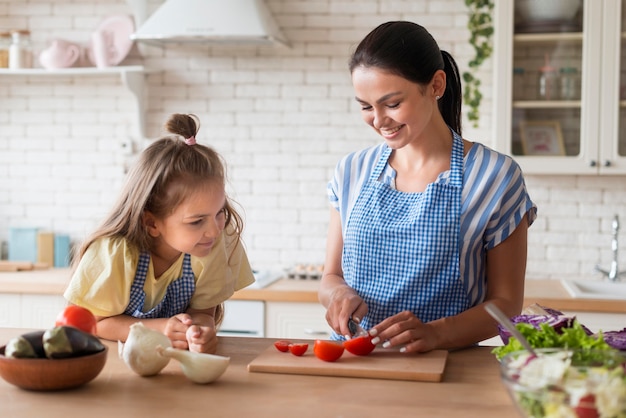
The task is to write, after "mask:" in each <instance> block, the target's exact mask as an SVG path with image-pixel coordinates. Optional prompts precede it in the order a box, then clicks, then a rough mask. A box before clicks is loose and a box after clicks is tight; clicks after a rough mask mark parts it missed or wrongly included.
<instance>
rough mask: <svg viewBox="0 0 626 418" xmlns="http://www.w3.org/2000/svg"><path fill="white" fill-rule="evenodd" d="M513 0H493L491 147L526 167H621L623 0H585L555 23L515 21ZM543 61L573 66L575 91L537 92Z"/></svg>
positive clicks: (624, 143)
mask: <svg viewBox="0 0 626 418" xmlns="http://www.w3.org/2000/svg"><path fill="white" fill-rule="evenodd" d="M515 1H516V0H498V1H496V2H494V3H495V18H494V23H495V34H494V71H493V74H494V83H493V90H494V120H495V132H494V133H495V147H496V148H497V149H498V150H499V151H502V152H504V153H506V154H509V155H512V156H513V157H514V158H515V159H516V161H518V162H519V164H520V165H521V166H522V169H523V170H524V172H525V173H528V174H592V175H610V174H625V173H626V72H624V71H625V70H623V69H622V67H624V66H623V65H622V61H624V59H625V58H626V54H624V53H623V52H622V45H621V43H622V40H623V39H624V37H625V36H626V31H625V28H626V25H625V24H624V22H625V19H624V9H625V7H624V6H625V4H626V1H625V0H583V5H582V9H581V11H580V12H579V13H580V21H572V22H569V23H567V24H560V25H558V27H555V25H545V24H544V25H540V24H537V22H534V23H533V22H520V21H519V15H518V16H516V15H515V13H514V9H515V7H514V6H515ZM516 18H517V19H518V20H517V22H516ZM546 63H548V64H550V66H551V67H554V68H555V69H556V70H557V71H559V70H560V69H563V68H567V67H570V68H571V67H573V68H576V69H577V71H578V74H579V76H580V96H579V97H575V98H574V99H572V98H570V97H562V95H561V94H560V93H557V96H556V97H555V96H554V95H552V96H551V97H549V98H548V99H546V98H540V97H539V91H540V84H539V78H540V74H541V71H540V68H541V67H545V66H546ZM625 69H626V68H625ZM559 72H560V71H559ZM514 73H515V75H514ZM520 74H522V75H520ZM518 77H519V80H515V81H514V78H518ZM559 77H560V74H559ZM559 84H560V81H559V83H558V84H557V86H559V87H560V85H559ZM559 132H560V133H559Z"/></svg>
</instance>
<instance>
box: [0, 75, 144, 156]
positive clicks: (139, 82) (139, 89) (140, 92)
mask: <svg viewBox="0 0 626 418" xmlns="http://www.w3.org/2000/svg"><path fill="white" fill-rule="evenodd" d="M145 73H146V71H145V69H144V67H143V66H141V65H130V66H117V67H107V68H96V67H76V68H62V69H58V70H48V69H44V68H23V69H18V70H12V69H5V68H0V77H3V76H36V77H59V76H72V77H88V76H91V77H93V76H106V75H113V76H116V77H121V79H122V82H123V83H124V86H125V87H126V88H127V89H128V90H129V91H130V92H131V93H132V94H133V96H134V98H135V103H136V110H137V113H136V116H137V134H136V135H137V136H138V139H141V140H143V139H144V138H146V126H145V125H146V122H145V97H144V94H145V93H144V89H145V87H144V86H145ZM128 152H129V153H130V152H132V151H131V150H128Z"/></svg>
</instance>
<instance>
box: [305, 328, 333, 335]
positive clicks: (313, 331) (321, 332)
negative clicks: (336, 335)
mask: <svg viewBox="0 0 626 418" xmlns="http://www.w3.org/2000/svg"><path fill="white" fill-rule="evenodd" d="M304 333H305V334H306V335H330V334H329V333H328V332H326V331H316V330H314V329H311V328H305V329H304Z"/></svg>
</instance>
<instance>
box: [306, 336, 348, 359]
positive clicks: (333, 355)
mask: <svg viewBox="0 0 626 418" xmlns="http://www.w3.org/2000/svg"><path fill="white" fill-rule="evenodd" d="M343 350H344V348H343V345H342V344H341V343H339V342H334V341H328V340H315V344H313V353H314V354H315V357H317V358H318V359H320V360H324V361H337V360H338V359H339V357H341V356H342V354H343Z"/></svg>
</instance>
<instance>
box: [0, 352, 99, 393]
mask: <svg viewBox="0 0 626 418" xmlns="http://www.w3.org/2000/svg"><path fill="white" fill-rule="evenodd" d="M5 347H6V346H2V347H0V376H1V377H2V378H3V379H4V380H6V381H7V382H9V383H11V384H12V385H15V386H17V387H19V388H22V389H27V390H40V391H43V390H61V389H71V388H75V387H78V386H80V385H83V384H85V383H87V382H89V381H91V380H93V379H94V378H95V377H96V376H98V374H100V372H101V371H102V368H103V367H104V364H105V363H106V360H107V351H108V348H107V347H105V348H104V350H103V351H100V352H98V353H96V354H90V355H87V356H81V357H74V358H66V359H44V358H9V357H5V356H4V349H5Z"/></svg>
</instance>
